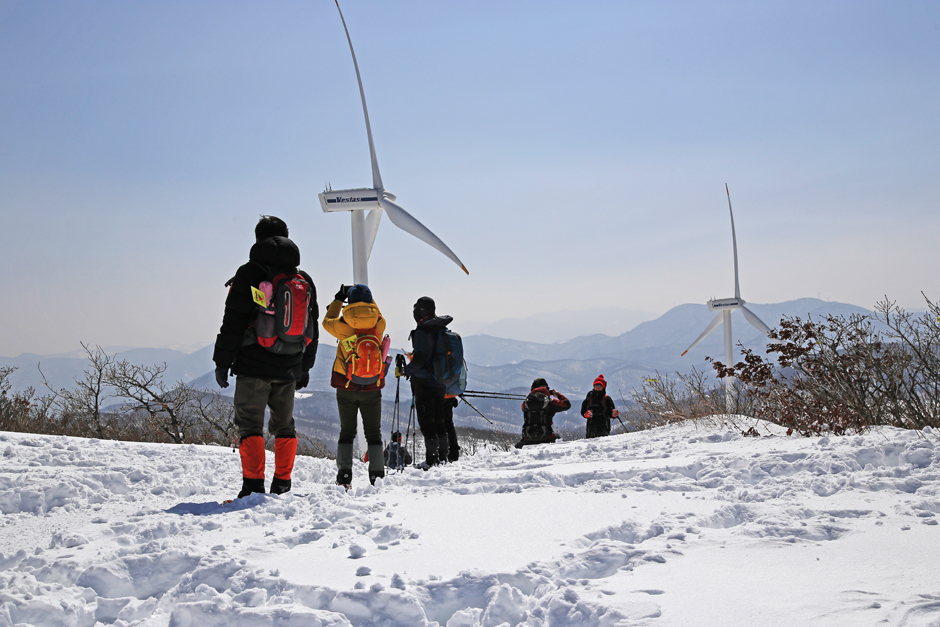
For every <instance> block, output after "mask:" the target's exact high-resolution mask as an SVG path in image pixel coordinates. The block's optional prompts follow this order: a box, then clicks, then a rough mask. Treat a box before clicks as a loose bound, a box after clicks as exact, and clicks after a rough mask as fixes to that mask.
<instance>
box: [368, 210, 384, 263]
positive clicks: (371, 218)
mask: <svg viewBox="0 0 940 627" xmlns="http://www.w3.org/2000/svg"><path fill="white" fill-rule="evenodd" d="M381 220H382V210H381V209H373V210H372V211H370V212H369V215H367V216H366V228H365V236H364V239H365V244H366V249H365V251H366V259H368V258H369V257H370V256H372V245H373V244H374V243H375V236H376V235H378V233H379V222H380V221H381Z"/></svg>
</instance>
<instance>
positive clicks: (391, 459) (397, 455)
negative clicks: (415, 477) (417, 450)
mask: <svg viewBox="0 0 940 627" xmlns="http://www.w3.org/2000/svg"><path fill="white" fill-rule="evenodd" d="M384 455H385V465H386V466H388V467H389V468H404V467H405V466H410V465H411V462H412V457H411V453H409V452H408V449H406V448H405V447H404V445H403V444H402V443H401V432H400V431H395V432H394V433H392V439H391V441H389V443H388V446H386V447H385V453H384Z"/></svg>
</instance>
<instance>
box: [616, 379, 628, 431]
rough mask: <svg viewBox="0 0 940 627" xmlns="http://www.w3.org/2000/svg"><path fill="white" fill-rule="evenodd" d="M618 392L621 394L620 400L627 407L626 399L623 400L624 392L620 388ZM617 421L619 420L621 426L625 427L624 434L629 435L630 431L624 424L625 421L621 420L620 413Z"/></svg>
mask: <svg viewBox="0 0 940 627" xmlns="http://www.w3.org/2000/svg"><path fill="white" fill-rule="evenodd" d="M617 391H618V392H620V400H622V401H623V403H624V405H626V404H627V401H626V399H624V398H623V390H621V389H619V388H618V389H617ZM617 420H619V421H620V424H621V425H623V432H624V433H629V431H627V425H625V424H624V422H623V420H620V413H619V412H618V413H617Z"/></svg>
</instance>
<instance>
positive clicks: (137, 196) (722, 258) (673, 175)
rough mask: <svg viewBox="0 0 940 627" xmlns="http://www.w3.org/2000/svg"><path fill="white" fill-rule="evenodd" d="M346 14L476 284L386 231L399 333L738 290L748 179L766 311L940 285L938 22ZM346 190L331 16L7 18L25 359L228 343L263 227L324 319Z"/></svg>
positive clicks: (340, 275)
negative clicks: (325, 199)
mask: <svg viewBox="0 0 940 627" xmlns="http://www.w3.org/2000/svg"><path fill="white" fill-rule="evenodd" d="M342 7H343V10H344V14H345V16H346V20H347V23H348V25H349V29H350V33H351V35H352V38H353V44H354V45H355V47H356V53H357V55H358V58H359V64H360V69H361V71H362V75H363V82H364V86H365V91H366V98H367V100H368V104H369V109H370V116H371V121H372V127H373V134H374V137H375V143H376V151H377V154H378V160H379V164H380V167H381V170H382V176H383V179H384V182H385V186H386V187H387V188H388V189H389V190H390V191H392V192H393V193H395V194H396V195H397V197H398V202H399V203H400V204H401V205H402V206H403V207H405V209H407V210H408V211H410V212H411V213H412V214H413V215H414V216H415V217H417V218H418V219H419V220H421V221H422V222H423V223H424V224H425V225H426V226H428V227H429V228H430V229H431V230H432V231H434V232H435V233H436V234H437V235H438V236H440V237H441V238H442V239H443V240H444V241H445V242H446V243H447V244H448V245H449V246H450V247H451V248H452V249H453V250H454V252H455V253H456V254H457V255H458V256H460V258H461V259H462V261H463V262H464V263H465V264H466V266H467V268H468V269H469V270H470V276H469V277H468V276H465V275H464V274H463V273H462V272H460V270H459V269H458V268H457V267H456V266H454V265H453V264H452V263H451V262H450V261H448V260H447V259H446V258H445V257H443V256H442V255H440V254H439V253H438V252H436V251H434V250H433V249H431V248H430V247H428V246H426V245H425V244H423V243H422V242H419V241H418V240H416V239H414V238H412V237H411V236H410V235H407V234H405V233H403V232H401V231H398V230H397V229H396V228H395V227H394V226H393V225H392V224H391V223H390V222H389V221H388V220H387V218H384V219H383V223H382V226H381V228H380V230H379V234H378V238H377V241H376V244H375V247H374V249H373V253H372V259H371V261H370V267H369V270H370V281H371V283H372V286H371V287H372V289H373V292H374V294H375V296H376V299H377V301H378V303H379V305H380V307H381V308H382V309H383V312H384V313H385V315H386V317H387V318H388V319H389V321H390V330H391V331H392V334H393V343H394V344H395V345H399V344H400V345H404V344H405V337H404V334H405V333H406V329H408V328H409V327H410V326H411V318H410V316H411V305H412V303H413V302H414V301H415V299H416V298H417V297H419V296H421V295H430V296H432V297H434V298H435V299H436V300H437V302H438V311H439V312H440V313H449V314H451V315H453V316H454V317H455V319H456V320H457V322H456V323H455V325H454V328H455V329H456V330H458V331H459V322H460V320H465V321H471V320H472V321H485V320H496V319H499V318H505V317H525V316H527V315H530V314H532V313H535V312H550V311H559V310H572V309H588V308H591V307H599V306H618V307H623V308H627V309H640V310H646V311H650V312H653V313H657V314H659V313H663V312H665V311H666V310H668V309H669V308H670V307H672V306H674V305H677V304H681V303H686V302H701V303H704V302H705V301H706V300H708V299H709V298H711V297H719V298H720V297H727V296H731V295H733V273H732V257H731V242H730V239H731V238H730V228H729V220H728V213H727V201H726V198H725V195H724V184H725V182H727V183H728V184H729V186H730V188H731V195H732V201H733V203H734V208H735V212H736V213H735V219H736V226H737V235H738V247H739V250H738V252H739V256H740V263H741V288H742V295H743V296H744V298H745V299H747V300H748V301H752V302H757V303H773V302H781V301H785V300H790V299H793V298H798V297H803V296H819V297H821V298H824V299H831V300H838V301H843V302H849V303H854V304H857V305H861V306H864V307H871V306H873V305H874V303H875V302H876V301H877V300H879V299H880V298H882V297H883V296H884V295H888V296H889V297H891V298H892V299H895V300H897V301H898V302H899V304H901V305H903V306H906V307H910V308H917V307H921V306H923V300H922V297H921V295H920V292H921V290H923V291H925V292H926V293H927V295H928V296H930V297H932V298H938V297H940V293H938V292H937V279H936V276H937V267H938V262H940V252H938V250H940V247H938V246H937V244H936V242H937V241H938V239H940V211H938V209H940V206H938V204H940V202H938V199H940V176H938V175H940V116H938V115H937V113H936V112H937V111H938V109H940V106H938V105H940V102H938V101H940V98H938V96H940V4H938V3H936V2H900V3H898V2H761V3H751V2H714V3H706V2H652V1H650V2H591V3H582V2H544V1H540V2H485V1H482V2H472V3H453V2H447V3H441V2H411V1H407V0H402V1H397V2H394V3H391V2H372V1H364V0H349V1H347V2H344V3H343V4H342ZM328 183H329V184H331V185H332V187H333V188H334V189H340V188H344V187H361V186H368V185H370V184H371V172H370V166H369V156H368V145H367V143H366V135H365V128H364V124H363V119H362V110H361V108H360V104H359V96H358V90H357V87H356V81H355V74H354V70H353V67H352V61H351V59H350V56H349V49H348V47H347V45H346V41H345V36H344V34H343V30H342V24H341V22H340V20H339V15H338V14H337V12H336V7H335V5H334V4H333V2H331V1H329V0H316V1H306V2H290V1H279V2H263V1H262V2H259V1H251V2H248V1H246V2H212V1H203V2H188V1H187V2H173V1H168V2H159V3H128V2H106V1H95V0H90V1H85V2H80V3H78V2H64V1H62V2H57V1H43V2H18V1H12V0H0V212H2V219H3V224H4V228H3V229H0V265H2V267H3V272H2V278H0V291H2V293H3V301H4V307H2V308H0V325H2V328H3V329H4V333H3V334H2V335H0V355H7V356H13V355H16V354H18V353H20V352H26V351H28V352H36V353H50V352H65V351H70V350H74V349H76V348H79V345H78V343H79V341H84V342H90V343H92V344H100V345H102V346H114V345H125V346H177V347H183V346H186V347H195V346H198V345H204V344H207V343H209V342H211V341H212V340H213V339H214V336H215V333H216V332H217V330H218V326H219V322H220V321H221V314H222V303H223V301H224V297H225V290H224V288H223V287H222V285H223V283H224V282H225V281H226V280H227V279H228V278H229V277H230V276H231V275H232V274H233V272H234V270H235V268H236V267H237V266H238V265H239V264H241V263H243V262H244V261H245V260H246V259H247V253H248V248H249V247H250V245H251V244H252V242H253V236H252V228H253V226H254V223H255V222H256V221H257V218H258V215H259V214H261V213H271V214H275V215H278V216H280V217H282V218H284V219H285V220H286V221H287V222H288V224H289V225H290V227H291V236H292V239H294V240H295V241H296V242H297V243H298V245H299V246H300V248H301V254H302V265H303V267H304V268H305V269H306V270H308V271H309V272H310V273H311V274H312V275H313V277H314V279H315V280H316V282H317V285H318V287H319V290H320V292H321V299H320V300H321V302H322V303H323V304H324V306H325V304H326V303H328V302H329V300H330V299H331V297H332V294H333V292H335V291H336V288H337V287H338V286H339V284H340V283H343V282H346V283H348V282H350V281H351V278H352V262H351V246H350V234H349V228H350V227H349V219H348V216H346V215H345V214H324V213H322V212H321V210H320V208H319V203H318V201H317V197H316V195H317V193H319V192H320V191H322V190H323V188H324V186H325V185H326V184H328ZM768 322H769V321H768ZM590 331H593V329H584V332H590ZM699 331H700V330H697V329H690V330H689V334H690V338H689V339H690V342H691V340H692V339H694V338H695V337H696V336H697V335H698V332H699ZM580 332H581V330H580V329H575V330H573V332H572V335H578V334H580Z"/></svg>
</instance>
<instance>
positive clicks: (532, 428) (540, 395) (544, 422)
mask: <svg viewBox="0 0 940 627" xmlns="http://www.w3.org/2000/svg"><path fill="white" fill-rule="evenodd" d="M550 403H551V398H549V396H548V394H545V393H544V392H530V393H529V395H528V396H526V397H525V401H524V402H523V404H522V415H523V417H524V418H525V422H524V424H523V425H522V438H523V439H524V440H530V441H536V442H538V441H541V440H549V439H551V436H552V412H551V411H549V409H548V406H549V404H550Z"/></svg>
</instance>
